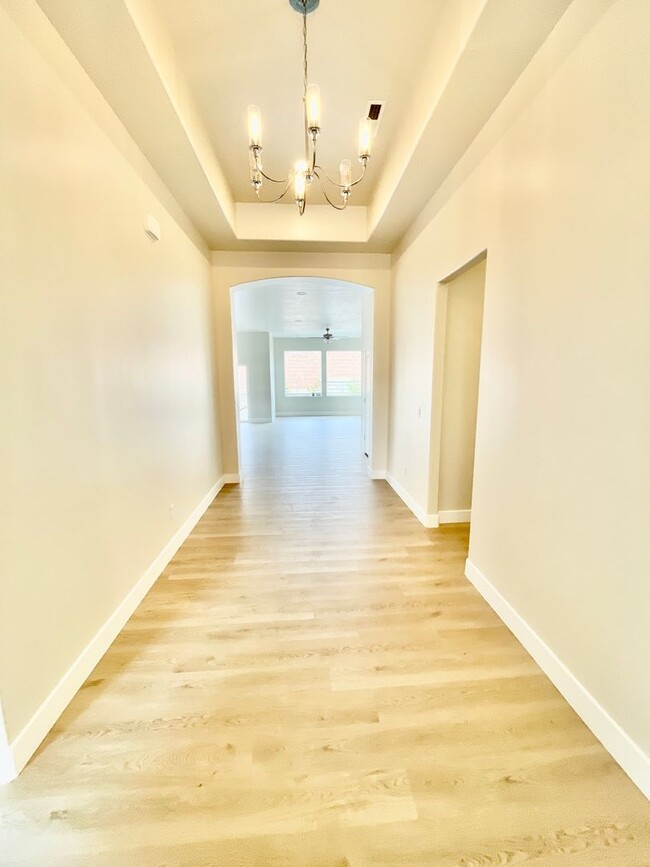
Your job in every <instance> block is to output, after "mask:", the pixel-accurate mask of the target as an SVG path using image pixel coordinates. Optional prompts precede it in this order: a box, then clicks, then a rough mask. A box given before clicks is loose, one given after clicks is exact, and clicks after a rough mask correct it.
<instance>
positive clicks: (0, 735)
mask: <svg viewBox="0 0 650 867" xmlns="http://www.w3.org/2000/svg"><path fill="white" fill-rule="evenodd" d="M17 776H18V771H17V770H16V763H15V762H14V757H13V753H12V752H11V747H10V746H9V741H8V740H7V729H6V728H5V720H4V715H3V713H2V705H1V704H0V783H8V782H9V781H10V780H15V779H16V777H17Z"/></svg>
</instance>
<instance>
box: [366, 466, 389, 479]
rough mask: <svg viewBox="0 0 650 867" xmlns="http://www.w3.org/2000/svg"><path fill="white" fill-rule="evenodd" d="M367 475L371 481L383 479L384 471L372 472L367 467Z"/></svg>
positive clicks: (384, 476)
mask: <svg viewBox="0 0 650 867" xmlns="http://www.w3.org/2000/svg"><path fill="white" fill-rule="evenodd" d="M368 475H369V476H370V478H371V479H385V478H386V470H372V469H370V467H368Z"/></svg>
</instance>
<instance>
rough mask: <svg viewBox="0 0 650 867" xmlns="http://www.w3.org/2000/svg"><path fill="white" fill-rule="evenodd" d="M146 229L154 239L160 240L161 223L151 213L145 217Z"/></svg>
mask: <svg viewBox="0 0 650 867" xmlns="http://www.w3.org/2000/svg"><path fill="white" fill-rule="evenodd" d="M144 231H145V233H146V235H147V237H149V238H151V240H152V241H160V223H159V222H158V220H157V219H156V218H155V217H152V216H151V214H147V216H146V217H145V218H144Z"/></svg>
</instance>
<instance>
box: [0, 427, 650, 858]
mask: <svg viewBox="0 0 650 867" xmlns="http://www.w3.org/2000/svg"><path fill="white" fill-rule="evenodd" d="M359 452H360V449H359V439H358V420H357V419H352V418H323V419H313V418H298V419H283V420H281V421H278V422H276V423H274V424H273V425H259V426H254V425H245V426H243V460H244V468H245V479H244V482H243V484H242V485H241V486H240V487H227V488H225V489H224V490H223V491H222V492H221V493H220V494H219V496H218V497H217V498H216V500H215V501H214V502H213V503H212V505H211V506H210V507H209V509H208V511H207V512H206V513H205V515H204V517H203V518H202V520H201V521H200V522H199V524H198V525H197V527H196V529H195V530H194V532H193V533H192V534H191V536H190V537H189V539H188V540H187V541H186V543H185V544H184V545H183V547H182V548H181V550H180V551H179V552H178V554H177V555H176V557H175V558H174V559H173V561H172V562H171V563H170V565H169V566H168V567H167V569H166V570H165V572H164V574H163V575H162V577H161V578H160V579H159V580H158V582H157V583H156V585H155V586H154V588H153V589H152V591H151V592H150V593H149V595H148V596H147V597H146V598H145V600H144V602H143V603H142V604H141V606H140V607H139V609H138V610H137V612H136V614H135V615H134V616H133V617H132V618H131V620H130V621H129V623H128V625H127V627H126V628H125V629H124V630H123V632H122V633H121V634H120V636H119V637H118V639H117V640H116V641H115V643H114V644H113V646H112V647H111V649H110V650H109V652H108V653H107V654H106V656H105V657H104V659H103V660H102V661H101V663H100V664H99V665H98V666H97V668H96V669H95V671H94V672H93V674H92V675H91V677H90V678H89V680H88V681H87V682H86V684H85V685H84V687H83V688H82V689H81V691H80V692H79V694H78V695H77V696H76V697H75V699H74V700H73V701H72V703H71V705H70V706H69V708H68V709H67V711H66V712H65V713H64V714H63V716H62V717H61V719H60V720H59V722H58V723H57V725H56V726H55V728H54V729H53V731H52V732H51V733H50V735H49V736H48V738H47V739H46V741H45V742H44V744H43V745H42V746H41V748H40V749H39V751H38V753H37V754H36V756H35V757H34V758H33V759H32V760H31V762H30V763H29V765H28V766H27V768H26V769H25V771H24V772H23V773H22V775H21V776H20V777H19V779H17V780H16V781H15V782H14V783H13V784H12V785H11V786H9V787H6V788H5V789H3V790H2V791H1V792H0V821H1V825H2V840H3V844H4V847H5V848H4V852H3V854H2V857H1V858H0V860H1V862H2V864H3V865H21V867H23V865H30V867H31V865H39V867H40V865H42V867H45V865H47V867H55V865H65V867H72V865H78V867H82V865H83V867H93V865H104V867H109V865H110V867H123V865H127V864H133V865H137V867H153V865H162V864H169V865H206V867H207V865H210V867H213V865H219V867H221V865H223V867H238V865H241V867H251V865H256V867H298V865H300V867H344V865H348V867H370V865H373V867H378V865H381V867H402V865H404V867H405V865H411V867H415V865H418V867H425V865H426V867H432V865H433V867H448V865H449V867H451V865H478V864H497V863H500V864H503V863H506V861H507V862H508V863H510V861H517V862H519V861H525V862H526V863H528V861H529V860H530V861H531V862H533V863H535V864H540V865H541V864H544V865H546V864H555V863H557V864H558V867H559V865H561V864H564V863H565V860H566V855H567V854H571V855H572V856H573V857H572V858H571V865H572V867H574V865H576V867H577V865H584V867H594V865H605V864H607V865H612V867H614V865H616V867H638V865H641V864H643V863H646V862H645V861H644V858H646V857H647V851H645V854H644V841H643V839H642V837H643V836H644V835H645V840H646V841H647V833H648V811H647V803H646V801H645V799H644V798H643V796H642V795H641V793H640V792H639V791H638V790H637V789H636V788H635V786H634V785H633V784H632V783H631V782H630V780H629V779H628V778H627V777H626V775H625V774H624V772H623V771H622V770H621V769H620V768H619V767H618V765H616V764H615V762H614V761H613V759H612V758H611V757H610V756H609V755H608V754H607V753H606V752H605V750H604V749H603V748H602V747H601V746H600V745H599V744H598V742H597V741H596V740H595V738H594V737H593V735H592V734H591V733H590V732H589V730H588V729H587V728H586V726H585V725H584V724H583V723H582V722H581V721H580V720H579V718H578V717H577V716H576V714H575V713H574V712H573V711H572V710H571V709H570V707H569V706H568V705H567V704H566V702H565V701H564V700H563V699H562V698H561V697H560V696H559V694H558V693H557V692H556V690H555V689H554V687H553V686H552V685H551V684H550V682H549V681H548V680H547V679H546V677H545V676H544V675H543V674H542V673H541V672H540V670H539V669H538V667H537V666H536V664H535V663H534V662H533V661H532V660H531V658H530V657H529V656H528V654H527V653H526V652H525V651H524V650H523V648H522V647H521V646H520V645H519V644H518V643H517V641H516V640H515V639H514V638H513V637H512V635H511V634H510V633H509V631H508V630H507V629H506V628H505V627H504V626H503V625H502V624H501V623H500V621H499V620H498V618H497V617H496V615H495V614H494V613H493V612H492V611H491V609H490V608H489V607H488V606H487V604H486V603H485V602H484V601H483V600H482V599H481V597H480V596H479V595H478V594H477V593H476V592H475V590H474V589H473V587H472V586H471V585H470V584H469V583H468V581H467V580H466V579H465V578H464V577H463V565H464V560H465V556H466V549H467V527H466V526H452V525H449V526H447V527H445V528H443V529H440V530H426V529H424V528H423V527H422V526H420V524H419V523H418V522H417V521H416V519H415V518H414V517H413V516H412V514H411V513H410V512H409V511H408V509H407V508H406V507H405V506H404V505H403V504H402V502H401V501H400V500H399V499H398V497H397V496H396V494H394V493H393V491H392V490H391V489H390V488H389V486H388V485H387V484H386V483H385V482H383V481H374V482H373V481H370V480H369V479H368V478H367V476H366V475H365V469H364V466H363V463H362V460H361V458H360V453H359ZM36 831H38V833H35V832H36ZM153 840H155V841H157V842H156V844H155V845H153V844H152V841H153ZM17 853H20V855H18V854H17Z"/></svg>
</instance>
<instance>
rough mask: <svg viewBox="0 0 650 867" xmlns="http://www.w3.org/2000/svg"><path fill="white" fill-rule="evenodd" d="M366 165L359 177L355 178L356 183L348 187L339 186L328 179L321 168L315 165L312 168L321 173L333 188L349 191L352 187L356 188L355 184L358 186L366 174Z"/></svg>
mask: <svg viewBox="0 0 650 867" xmlns="http://www.w3.org/2000/svg"><path fill="white" fill-rule="evenodd" d="M366 165H367V163H364V164H363V169H362V170H361V174H360V176H359V177H358V178H357V180H356V181H352V183H351V184H350V185H347V184H339V183H337V182H336V181H334V180H332V178H330V176H329V175H328V174H327V172H326V171H325V169H324V168H323V167H322V166H319V165H316V166H314V169H318V170H319V171H321V172H322V173H323V174H324V175H325V177H326V178H327V180H328V181H329V182H330V184H331V185H332V186H333V187H338V188H339V190H350V189H352V187H356V185H357V184H360V183H361V181H362V180H363V179H364V177H365V174H366Z"/></svg>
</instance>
